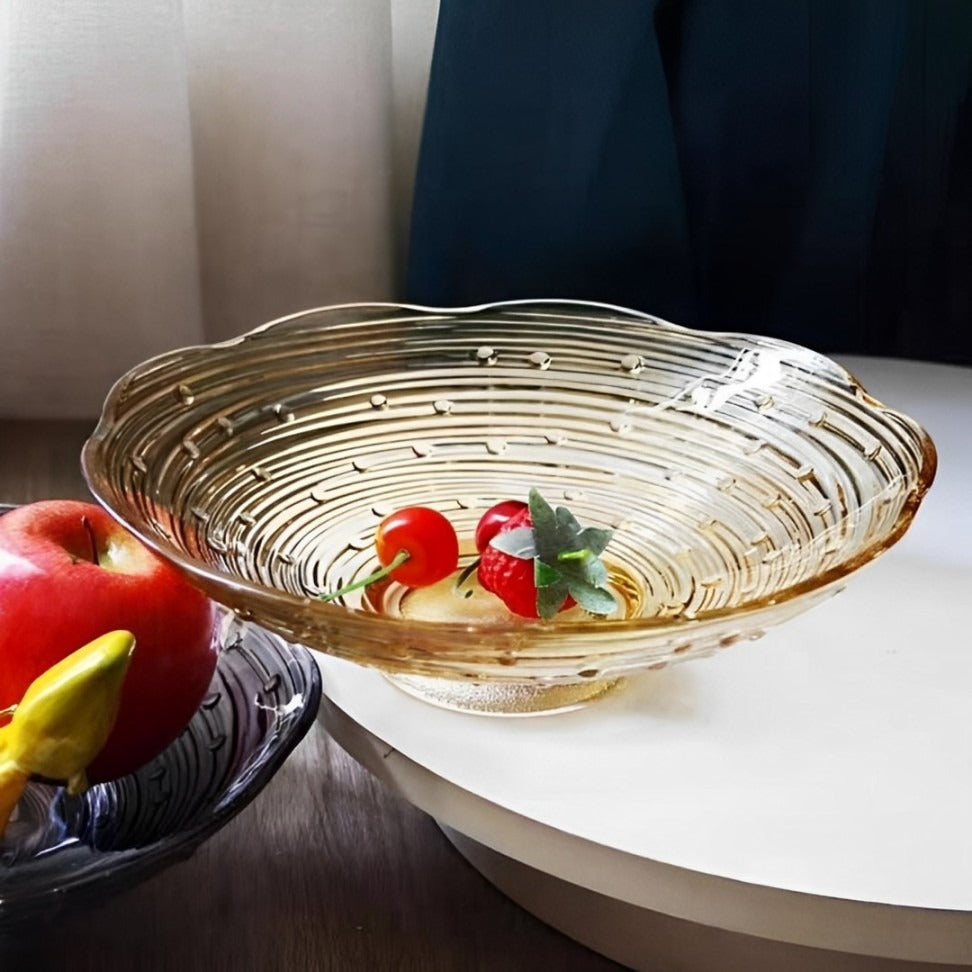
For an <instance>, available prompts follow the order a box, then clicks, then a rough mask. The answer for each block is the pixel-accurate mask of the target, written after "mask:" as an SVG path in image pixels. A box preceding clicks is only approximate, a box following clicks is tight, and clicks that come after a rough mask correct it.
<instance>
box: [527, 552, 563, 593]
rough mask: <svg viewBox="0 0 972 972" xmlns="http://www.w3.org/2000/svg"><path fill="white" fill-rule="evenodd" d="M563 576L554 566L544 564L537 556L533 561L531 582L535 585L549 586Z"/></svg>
mask: <svg viewBox="0 0 972 972" xmlns="http://www.w3.org/2000/svg"><path fill="white" fill-rule="evenodd" d="M563 576H564V575H563V574H562V573H561V572H560V571H559V570H557V568H556V567H551V566H550V565H549V564H545V563H544V562H543V561H542V560H541V559H540V558H539V557H537V559H536V560H534V561H533V583H534V584H536V585H537V587H549V586H550V585H551V584H556V583H557V582H558V581H560V580H563Z"/></svg>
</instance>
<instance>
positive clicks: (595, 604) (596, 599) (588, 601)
mask: <svg viewBox="0 0 972 972" xmlns="http://www.w3.org/2000/svg"><path fill="white" fill-rule="evenodd" d="M568 585H569V587H568V590H569V592H570V595H571V597H573V599H574V600H575V601H576V602H577V603H578V604H579V605H580V606H581V607H582V608H583V609H584V610H585V611H590V613H591V614H610V613H611V612H612V611H613V610H614V609H615V608H616V607H617V602H616V601H615V600H614V595H613V594H612V593H611V592H610V591H608V590H605V589H604V588H603V587H595V586H594V585H593V584H588V583H587V582H586V581H579V580H574V579H573V578H572V579H570V580H569V581H568Z"/></svg>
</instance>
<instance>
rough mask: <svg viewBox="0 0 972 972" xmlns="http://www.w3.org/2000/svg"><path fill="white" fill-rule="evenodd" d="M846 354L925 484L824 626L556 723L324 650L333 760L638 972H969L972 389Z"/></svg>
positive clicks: (927, 372) (946, 376)
mask: <svg viewBox="0 0 972 972" xmlns="http://www.w3.org/2000/svg"><path fill="white" fill-rule="evenodd" d="M843 360H844V363H845V364H847V366H848V367H850V369H851V370H852V371H853V372H855V374H857V376H858V377H859V378H860V380H861V381H862V383H863V384H864V386H865V387H866V388H867V389H868V390H869V391H870V392H872V394H874V395H876V396H877V397H878V398H880V399H882V400H883V401H885V402H887V403H888V404H890V405H892V406H894V407H896V408H900V409H902V410H903V411H905V412H907V413H908V414H910V415H912V416H913V417H914V418H916V419H917V420H919V421H920V422H921V423H922V424H923V425H924V426H925V427H926V428H927V429H928V431H929V432H930V433H931V435H932V437H933V438H934V440H935V442H936V445H937V447H938V450H939V472H938V478H937V480H936V483H935V485H934V486H933V487H932V490H931V492H930V493H929V495H928V497H927V498H926V500H925V504H924V506H923V507H922V509H921V511H920V512H919V514H918V517H917V519H916V521H915V523H914V525H913V527H912V529H911V530H910V532H909V533H908V534H907V535H906V536H905V538H904V539H903V540H902V541H901V542H900V543H899V544H898V545H897V546H896V547H894V548H893V549H892V550H891V551H889V552H888V553H886V554H885V555H884V556H882V557H881V558H879V559H878V560H877V561H876V562H875V563H873V564H871V565H869V566H868V567H866V568H865V569H864V570H862V571H861V572H860V573H859V574H858V575H856V576H855V577H853V578H852V579H851V580H850V582H849V584H848V586H847V589H846V590H845V591H843V592H842V593H841V594H839V595H838V596H837V597H835V598H833V599H831V600H830V601H828V602H827V603H825V604H823V605H822V606H819V607H817V608H814V609H813V610H811V611H809V612H808V613H806V614H804V615H802V616H800V617H799V618H797V619H795V620H793V621H791V622H788V623H787V624H785V625H783V626H781V627H779V628H777V629H774V630H771V631H770V632H769V633H768V634H767V635H766V636H765V637H764V638H763V639H761V640H759V641H756V642H753V643H750V644H745V645H739V646H735V647H733V648H732V649H730V650H728V651H725V652H723V653H721V654H719V655H717V656H715V657H711V658H706V659H700V660H698V661H695V662H688V663H685V664H682V665H676V666H672V667H670V668H668V669H666V670H664V671H660V672H652V673H648V674H647V675H645V676H643V677H639V678H638V679H636V680H633V681H632V682H631V683H630V684H628V685H627V686H626V687H624V688H623V689H621V690H619V691H616V692H614V693H612V694H610V695H608V696H606V697H604V698H603V699H601V700H599V701H597V702H595V703H593V704H591V705H589V706H587V707H585V708H583V709H580V710H578V711H574V712H567V713H561V714H557V715H552V716H548V717H534V718H490V717H483V716H475V715H463V714H458V713H455V712H449V711H445V710H442V709H438V708H435V707H433V706H431V705H428V704H426V703H423V702H421V701H419V700H417V699H415V698H413V697H411V696H409V695H406V694H404V693H403V692H401V691H399V690H398V689H396V688H395V687H394V686H393V685H392V684H391V683H390V682H389V681H388V680H386V679H385V678H384V677H383V676H382V675H381V674H380V673H379V672H376V671H373V670H370V669H366V668H361V667H358V666H356V665H351V664H348V663H346V662H341V661H338V660H336V659H332V658H328V657H325V656H318V657H319V661H320V663H321V667H322V671H323V676H324V688H325V694H326V699H325V705H324V707H323V708H322V718H323V720H324V721H325V723H326V725H327V726H328V728H329V730H330V731H331V732H332V733H333V734H334V735H335V736H336V738H337V739H338V741H339V742H341V743H342V745H344V747H345V748H346V749H348V750H349V751H350V752H351V753H352V754H353V755H355V756H356V757H357V758H358V759H359V760H360V761H361V762H362V763H364V764H365V765H366V766H368V767H369V768H370V769H372V771H374V772H375V773H376V774H377V775H379V776H380V777H381V778H382V779H384V780H386V781H387V782H388V783H389V784H390V785H392V786H393V787H395V788H396V789H397V790H398V791H399V792H401V793H402V794H404V795H405V796H406V797H407V798H408V799H409V800H411V801H412V802H413V803H415V804H416V805H417V806H419V807H421V808H422V809H424V810H426V811H427V812H429V813H430V814H432V815H433V816H434V817H435V818H436V819H437V820H438V821H439V823H440V825H441V826H442V827H443V829H444V830H445V832H446V834H447V835H448V836H449V837H450V839H452V840H453V842H454V843H455V844H456V846H457V847H458V848H459V849H460V851H461V852H462V853H463V854H465V856H466V857H467V858H468V859H469V860H470V861H471V862H472V863H473V864H474V865H475V866H476V867H478V868H479V869H480V870H481V871H482V872H483V873H484V874H485V875H486V876H487V877H488V878H489V879H490V880H492V881H493V882H494V883H495V884H497V886H499V887H500V888H501V889H502V890H504V891H505V892H506V893H507V894H509V895H510V896H511V897H513V898H514V899H515V900H517V901H519V902H520V903H521V904H523V905H524V907H526V908H528V909H529V910H531V911H532V912H534V913H535V914H537V915H538V916H539V917H541V918H543V919H544V920H546V921H548V922H549V923H551V924H553V925H555V926H556V927H559V928H561V929H562V930H563V931H565V932H567V933H568V934H570V935H571V936H573V937H574V938H576V939H578V940H579V941H582V942H584V943H585V944H588V945H590V946H591V947H593V948H595V949H596V950H597V951H599V952H602V953H603V954H605V955H608V956H610V957H612V958H615V959H616V960H618V961H620V962H622V963H623V964H626V965H629V966H631V967H633V968H640V969H656V968H660V967H661V968H673V967H677V968H682V969H703V968H704V969H713V970H715V969H719V970H720V972H721V970H726V969H733V968H740V969H747V970H755V969H757V968H772V969H774V970H777V969H783V968H785V969H787V970H790V969H793V970H797V969H803V968H806V969H810V968H815V969H827V970H831V969H833V970H837V969H844V968H848V969H850V968H861V969H863V968H867V969H872V968H878V967H884V966H885V965H888V964H889V963H890V967H894V968H898V965H897V964H895V963H896V962H911V963H930V964H933V963H937V964H939V965H953V966H972V634H970V627H972V626H970V623H969V609H970V607H972V370H968V369H962V368H956V367H948V366H943V365H930V364H921V363H914V362H900V361H888V360H882V359H862V358H853V359H852V358H845V359H843ZM673 963H678V964H677V965H676V964H673ZM855 963H856V964H855ZM875 963H877V964H875ZM901 967H902V968H905V967H907V966H901Z"/></svg>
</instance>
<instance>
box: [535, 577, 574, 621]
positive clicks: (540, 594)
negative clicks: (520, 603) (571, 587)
mask: <svg viewBox="0 0 972 972" xmlns="http://www.w3.org/2000/svg"><path fill="white" fill-rule="evenodd" d="M567 593H568V592H567V585H566V584H565V583H563V582H562V581H561V582H559V583H556V584H551V585H550V586H549V587H538V588H537V614H539V615H540V617H541V618H543V619H544V620H545V621H549V620H550V619H551V618H552V617H554V616H555V615H556V614H557V612H558V611H559V610H560V609H561V608H562V607H563V606H564V601H566V600H567Z"/></svg>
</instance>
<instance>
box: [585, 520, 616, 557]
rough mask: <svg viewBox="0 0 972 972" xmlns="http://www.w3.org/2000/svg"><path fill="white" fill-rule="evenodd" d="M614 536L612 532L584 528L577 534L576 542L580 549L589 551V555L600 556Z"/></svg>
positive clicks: (596, 528)
mask: <svg viewBox="0 0 972 972" xmlns="http://www.w3.org/2000/svg"><path fill="white" fill-rule="evenodd" d="M613 536H614V531H613V530H602V529H599V528H598V527H585V528H584V529H583V530H581V531H580V533H578V534H577V540H578V542H579V543H580V545H581V546H582V547H584V548H585V549H587V550H590V551H591V553H593V554H595V555H597V556H600V555H601V554H602V553H604V549H605V548H606V547H607V545H608V544H609V543H610V542H611V537H613Z"/></svg>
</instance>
